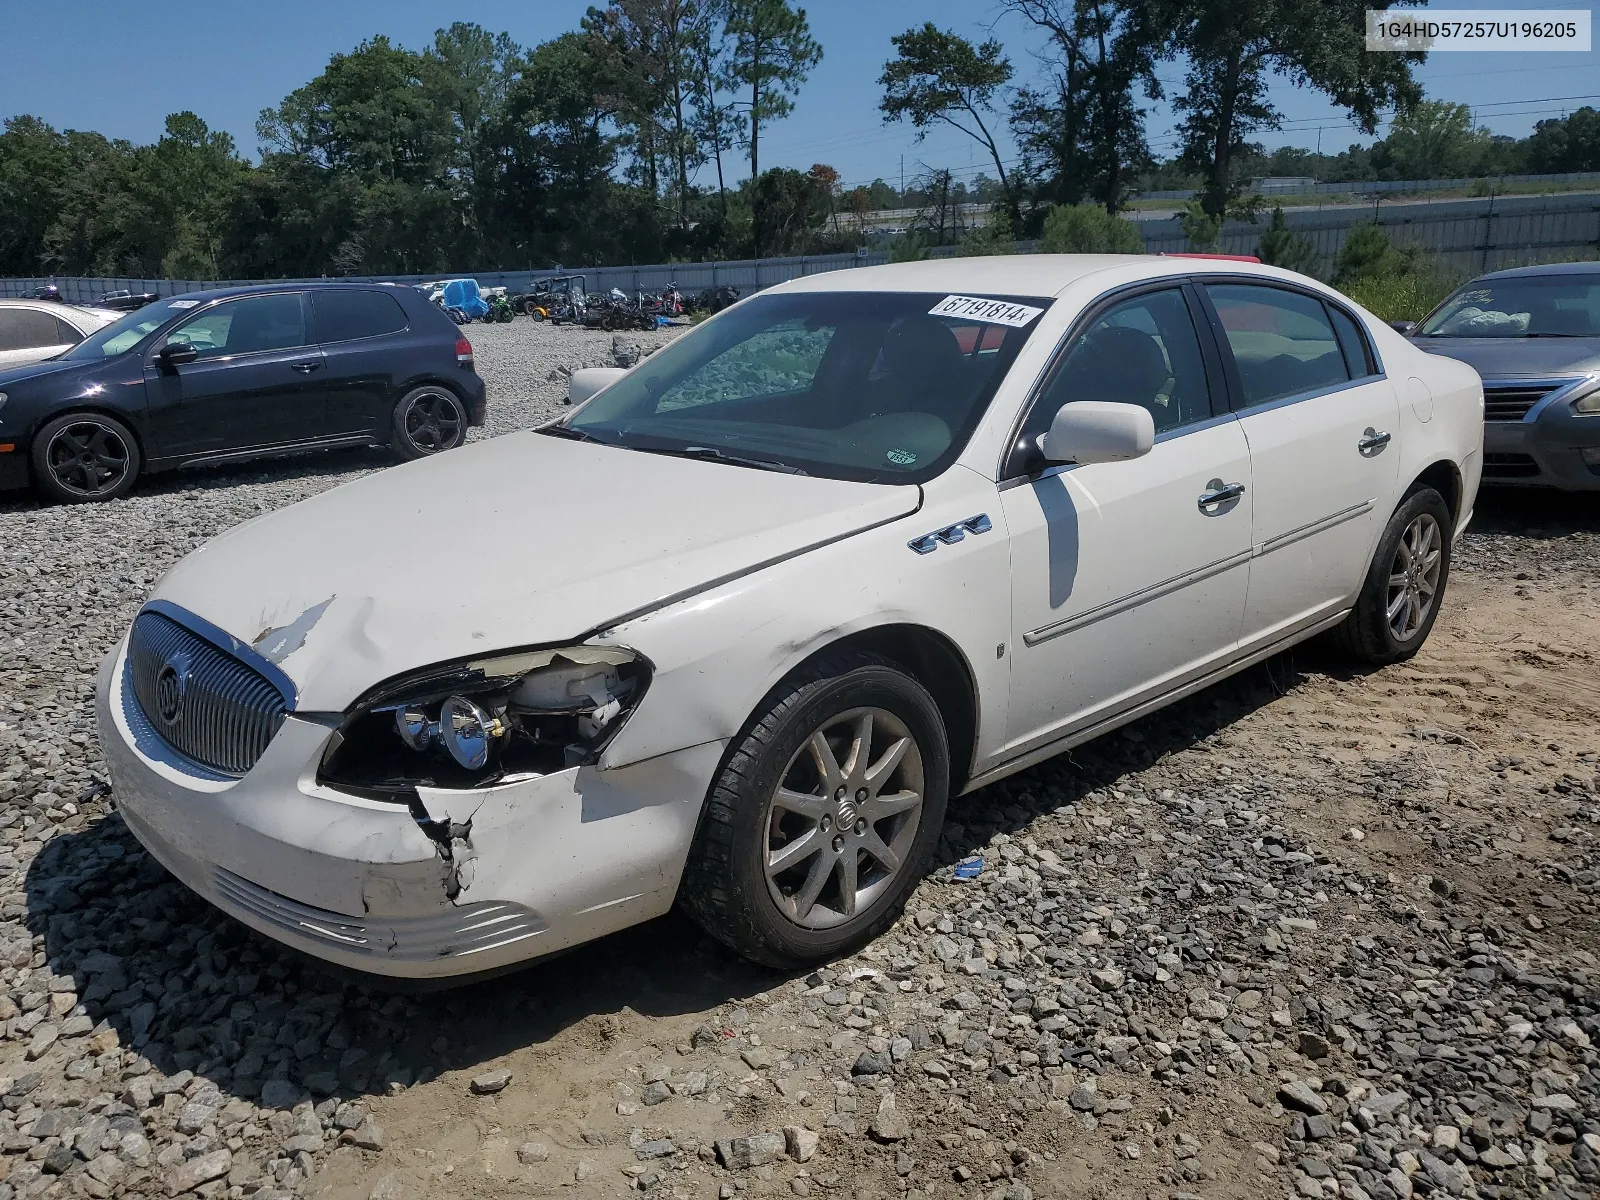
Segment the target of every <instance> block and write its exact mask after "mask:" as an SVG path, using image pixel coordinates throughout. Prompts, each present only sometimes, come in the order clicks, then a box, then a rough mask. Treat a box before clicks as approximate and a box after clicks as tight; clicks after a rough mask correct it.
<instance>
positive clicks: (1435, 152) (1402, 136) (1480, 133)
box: [1384, 100, 1491, 179]
mask: <svg viewBox="0 0 1600 1200" xmlns="http://www.w3.org/2000/svg"><path fill="white" fill-rule="evenodd" d="M1384 143H1385V146H1386V149H1387V150H1388V153H1389V157H1390V159H1391V161H1392V162H1393V163H1394V166H1395V169H1396V170H1397V171H1398V172H1399V174H1400V177H1401V178H1402V179H1440V178H1451V179H1453V178H1457V177H1459V176H1463V175H1476V174H1478V173H1480V172H1481V171H1483V169H1484V167H1485V165H1486V163H1487V160H1488V158H1489V155H1490V150H1491V142H1490V139H1489V131H1488V130H1487V129H1478V128H1474V127H1473V124H1472V110H1471V109H1469V108H1468V107H1467V106H1466V105H1465V104H1449V103H1446V102H1445V101H1442V100H1423V101H1421V102H1420V103H1418V104H1414V105H1412V106H1411V107H1410V108H1409V109H1406V110H1405V111H1403V112H1401V113H1399V114H1398V115H1397V116H1396V117H1395V119H1394V124H1393V126H1391V128H1390V130H1389V136H1388V137H1387V138H1385V139H1384Z"/></svg>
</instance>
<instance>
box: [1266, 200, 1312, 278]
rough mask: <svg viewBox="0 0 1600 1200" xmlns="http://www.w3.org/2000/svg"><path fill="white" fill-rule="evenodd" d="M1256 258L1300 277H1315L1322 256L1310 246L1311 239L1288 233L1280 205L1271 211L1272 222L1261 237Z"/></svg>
mask: <svg viewBox="0 0 1600 1200" xmlns="http://www.w3.org/2000/svg"><path fill="white" fill-rule="evenodd" d="M1256 257H1257V258H1259V259H1260V260H1261V261H1262V262H1264V263H1271V264H1272V265H1273V266H1275V267H1282V268H1284V269H1285V270H1287V271H1299V272H1300V274H1302V275H1316V274H1318V273H1319V270H1320V268H1321V265H1322V256H1321V255H1320V254H1318V253H1317V248H1316V247H1315V246H1314V245H1312V244H1311V239H1310V238H1307V237H1302V236H1301V235H1300V234H1298V233H1290V232H1289V225H1288V222H1287V221H1286V220H1285V219H1284V215H1283V205H1281V204H1279V205H1277V206H1276V207H1275V208H1273V210H1272V222H1271V224H1269V225H1268V226H1267V231H1266V232H1265V233H1263V234H1262V235H1261V241H1260V243H1259V244H1258V245H1257V247H1256Z"/></svg>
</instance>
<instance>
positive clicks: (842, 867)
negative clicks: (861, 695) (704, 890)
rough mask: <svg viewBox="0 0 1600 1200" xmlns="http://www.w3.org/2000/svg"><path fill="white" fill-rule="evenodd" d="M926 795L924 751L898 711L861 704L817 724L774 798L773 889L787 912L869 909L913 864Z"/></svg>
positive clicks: (835, 921) (804, 914)
mask: <svg viewBox="0 0 1600 1200" xmlns="http://www.w3.org/2000/svg"><path fill="white" fill-rule="evenodd" d="M922 797H923V768H922V752H921V750H920V748H919V747H918V746H917V743H916V739H915V738H913V737H912V736H911V733H910V730H909V729H907V727H906V725H905V724H904V722H902V721H901V720H900V719H899V718H898V717H896V716H895V715H894V714H893V713H890V712H889V711H887V710H886V709H881V708H858V709H852V710H850V711H849V712H846V713H841V714H840V715H838V716H836V717H832V718H830V719H829V720H828V721H827V722H825V723H824V724H823V725H822V726H821V727H819V728H818V729H816V730H815V731H813V733H812V734H811V736H810V737H809V738H807V739H806V742H805V744H804V745H802V747H801V748H800V749H799V750H798V751H796V752H795V754H794V756H793V757H792V758H791V759H790V760H789V765H788V766H787V767H786V768H785V769H784V772H783V775H782V776H781V778H780V781H779V784H778V787H777V788H776V789H775V790H774V792H773V794H772V796H771V798H770V799H769V801H768V805H767V815H766V823H765V828H766V835H767V844H766V862H765V868H766V876H767V887H768V890H769V893H770V895H771V897H772V899H773V900H774V902H775V903H776V904H777V905H778V908H779V910H780V911H782V912H783V913H784V915H786V916H787V917H788V918H789V919H790V920H791V921H793V922H795V923H796V924H797V925H801V926H803V927H805V928H808V929H827V928H830V927H833V926H836V925H840V924H843V923H844V922H846V921H849V920H851V919H852V918H854V917H855V916H856V915H857V914H858V913H860V912H863V911H865V910H866V909H867V908H868V907H870V906H871V905H872V904H873V903H874V902H875V901H876V900H877V899H878V898H879V897H880V896H882V895H883V894H884V893H885V892H886V891H888V890H889V888H890V886H891V885H892V884H893V882H894V881H895V880H897V879H898V878H899V877H900V874H901V872H902V871H903V870H905V869H906V865H907V864H908V863H909V862H910V860H911V849H912V846H913V844H914V843H915V841H916V836H917V829H918V826H919V824H920V821H921V817H922Z"/></svg>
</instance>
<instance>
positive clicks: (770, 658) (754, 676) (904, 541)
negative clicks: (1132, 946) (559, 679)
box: [594, 467, 1011, 769]
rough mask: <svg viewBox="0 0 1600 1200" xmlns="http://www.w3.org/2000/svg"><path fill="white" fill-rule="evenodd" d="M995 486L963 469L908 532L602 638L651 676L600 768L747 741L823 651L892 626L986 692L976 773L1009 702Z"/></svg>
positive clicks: (674, 608)
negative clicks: (768, 704)
mask: <svg viewBox="0 0 1600 1200" xmlns="http://www.w3.org/2000/svg"><path fill="white" fill-rule="evenodd" d="M998 501H999V497H998V496H997V495H996V493H995V488H994V484H993V483H992V482H990V481H988V480H984V479H982V477H981V476H978V475H977V474H975V473H974V472H971V471H968V470H966V469H965V468H959V467H958V468H954V469H953V470H952V471H951V472H949V473H948V474H947V475H946V476H943V477H941V478H940V479H939V480H935V481H934V482H933V483H932V484H930V485H929V486H928V488H927V490H926V496H925V499H924V503H923V505H922V507H921V508H920V509H919V510H918V511H917V512H915V513H913V514H911V515H909V516H907V517H904V518H902V519H900V520H897V521H893V522H890V523H889V524H887V525H883V526H879V527H878V528H875V529H871V530H868V531H866V532H865V533H861V534H858V535H856V536H853V537H848V538H845V539H843V540H841V541H838V542H834V543H832V544H830V545H827V546H824V547H821V548H819V549H817V550H813V551H810V552H808V553H806V554H802V555H799V556H797V557H795V558H792V559H789V560H787V561H784V562H781V563H778V564H775V565H774V566H772V567H769V568H767V569H765V570H762V571H758V572H756V573H754V574H752V575H747V576H745V577H743V578H741V579H737V580H734V581H732V582H730V583H728V584H726V585H724V586H722V587H719V588H716V589H714V590H712V591H708V592H704V593H701V594H699V595H697V596H694V597H691V598H689V599H687V600H684V601H681V602H679V603H677V604H673V605H669V606H666V607H663V608H660V609H657V610H655V611H652V612H649V613H646V614H644V615H642V616H639V617H635V618H633V619H631V620H629V621H627V622H625V623H623V624H619V625H617V626H615V627H614V628H611V629H607V630H605V631H603V632H602V633H601V634H599V635H598V636H597V637H596V638H595V639H594V641H595V642H596V644H601V645H615V646H626V647H628V648H630V649H633V650H635V651H637V652H639V653H641V654H643V655H644V656H645V657H646V658H648V659H649V660H650V661H651V663H652V664H654V667H655V671H654V675H653V677H652V680H651V683H650V689H649V691H648V692H646V694H645V697H644V699H643V700H642V701H641V702H640V705H639V708H638V709H637V711H635V712H634V714H633V715H632V716H631V717H630V718H629V720H628V722H627V723H626V724H625V725H624V726H623V728H622V729H621V730H620V731H619V732H618V734H617V736H616V738H615V739H613V741H612V742H611V743H610V744H609V745H608V746H607V748H606V750H605V752H604V754H603V755H602V758H601V761H600V766H601V768H602V769H604V768H608V767H621V766H626V765H629V764H631V763H635V762H639V761H641V760H643V759H647V758H652V757H654V756H656V755H659V754H666V753H670V752H672V751H674V750H679V749H683V748H684V747H687V746H694V745H698V744H700V743H702V742H709V741H716V740H724V739H729V738H732V737H734V736H736V735H737V734H738V732H739V731H740V729H741V728H743V726H744V725H745V723H746V722H747V721H748V720H749V718H750V717H751V715H752V714H753V713H754V712H755V710H756V708H757V706H758V705H759V704H760V702H761V700H762V698H763V697H765V696H766V695H767V694H768V693H769V692H770V691H771V690H772V689H773V688H774V687H775V686H776V685H777V684H778V682H779V681H780V680H782V679H783V678H784V677H785V676H786V675H788V674H789V673H790V672H791V671H793V670H794V669H795V667H797V666H798V665H799V664H800V663H802V662H804V661H805V660H806V659H808V658H810V657H811V656H813V655H814V654H816V653H817V651H819V650H822V649H824V648H825V647H827V646H829V645H831V644H833V643H835V642H838V641H840V640H841V639H843V638H847V637H849V636H851V635H852V634H857V633H861V632H863V631H866V630H870V629H874V628H878V627H882V626H891V625H902V626H904V625H912V626H922V627H925V628H928V629H931V630H934V631H936V632H938V633H940V634H942V635H943V636H944V637H945V638H947V639H948V640H949V641H950V642H951V643H953V644H954V645H955V646H956V647H957V649H958V650H959V651H960V652H961V653H962V654H963V655H964V656H965V657H966V659H967V661H968V664H969V666H970V668H971V670H972V674H973V679H974V683H975V685H976V692H977V708H978V712H977V724H978V728H977V736H976V745H975V755H974V769H981V765H982V764H984V763H985V762H986V761H987V760H988V758H990V757H991V756H992V754H993V752H994V750H995V749H997V748H998V745H999V744H1000V743H1001V741H1002V740H1003V735H1004V732H1005V723H1006V699H1007V694H1008V690H1009V675H1010V654H1009V649H1008V648H1007V647H1006V643H1007V642H1008V640H1009V637H1010V626H1011V565H1010V546H1009V541H1008V538H1007V535H1006V530H1005V528H1004V524H1003V520H1004V518H1003V515H1002V512H1001V508H1000V505H999V502H998ZM979 514H984V515H987V516H988V517H989V518H990V522H991V526H992V527H991V528H990V530H989V531H988V532H986V533H983V534H967V535H965V536H964V537H963V538H962V539H961V540H960V541H958V542H954V543H951V544H945V543H941V544H940V545H939V546H938V548H937V549H936V550H934V551H932V552H929V553H922V554H919V553H916V552H915V551H913V550H912V549H911V548H910V547H909V545H908V543H909V542H910V541H911V540H912V539H913V538H917V537H920V536H921V535H923V534H926V533H928V532H930V531H931V530H934V529H939V528H943V527H945V526H948V525H952V524H954V523H955V522H958V521H964V520H966V519H968V518H971V517H974V516H977V515H979Z"/></svg>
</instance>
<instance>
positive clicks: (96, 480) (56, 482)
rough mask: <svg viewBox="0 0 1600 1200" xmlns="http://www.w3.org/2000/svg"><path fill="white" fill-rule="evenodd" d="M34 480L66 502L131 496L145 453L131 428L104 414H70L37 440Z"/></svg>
mask: <svg viewBox="0 0 1600 1200" xmlns="http://www.w3.org/2000/svg"><path fill="white" fill-rule="evenodd" d="M30 457H31V458H32V460H33V482H34V486H35V487H36V488H38V490H39V493H40V495H42V496H44V497H46V498H47V499H50V500H55V501H57V502H58V503H62V504H90V503H94V502H96V501H100V500H115V499H117V498H118V497H121V496H126V495H127V494H128V493H129V492H131V491H132V490H133V485H134V484H135V483H136V482H138V479H139V469H140V467H141V466H142V465H143V462H144V458H143V455H141V454H140V453H139V442H138V440H137V439H136V438H135V437H134V436H133V433H132V431H131V430H129V428H128V427H127V426H126V425H124V424H123V423H122V422H121V421H119V420H117V419H116V418H115V417H108V416H106V415H105V414H104V413H67V414H65V415H63V416H59V417H57V418H56V419H55V420H53V421H50V422H48V423H47V424H46V425H45V426H44V428H43V429H41V430H39V432H38V433H37V434H35V435H34V438H33V448H32V453H31V455H30Z"/></svg>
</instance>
